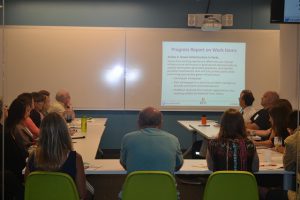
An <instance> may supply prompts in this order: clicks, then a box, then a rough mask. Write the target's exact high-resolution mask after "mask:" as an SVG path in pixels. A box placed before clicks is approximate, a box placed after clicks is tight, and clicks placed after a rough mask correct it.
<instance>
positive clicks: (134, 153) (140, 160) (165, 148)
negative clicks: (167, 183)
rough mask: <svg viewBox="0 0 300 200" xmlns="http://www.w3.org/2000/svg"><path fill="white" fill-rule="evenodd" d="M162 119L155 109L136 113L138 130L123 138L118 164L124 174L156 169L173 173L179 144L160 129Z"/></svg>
mask: <svg viewBox="0 0 300 200" xmlns="http://www.w3.org/2000/svg"><path fill="white" fill-rule="evenodd" d="M162 118H163V116H162V113H161V112H160V111H159V110H157V109H156V108H153V107H147V108H145V109H143V110H142V111H141V112H140V113H139V117H138V126H139V130H137V131H134V132H131V133H127V134H126V135H125V136H124V137H123V139H122V144H121V154H120V163H121V165H122V166H123V167H124V169H126V170H127V172H128V173H130V172H133V171H140V170H154V171H155V170H156V171H167V172H170V173H171V174H173V173H174V171H177V170H179V169H180V168H181V166H182V165H183V157H182V152H181V148H180V143H179V141H178V139H177V137H175V136H174V135H172V134H170V133H168V132H166V131H163V130H161V127H162Z"/></svg>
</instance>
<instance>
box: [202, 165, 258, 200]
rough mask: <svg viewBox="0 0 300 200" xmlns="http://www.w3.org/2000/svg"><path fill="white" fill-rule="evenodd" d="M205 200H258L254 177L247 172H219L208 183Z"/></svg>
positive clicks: (210, 177) (213, 174)
mask: <svg viewBox="0 0 300 200" xmlns="http://www.w3.org/2000/svg"><path fill="white" fill-rule="evenodd" d="M203 199H204V200H220V199H222V200H258V199H259V195H258V189H257V183H256V179H255V177H254V175H253V174H252V173H250V172H246V171H217V172H214V173H212V174H211V175H210V176H209V178H208V180H207V183H206V186H205V190H204V198H203Z"/></svg>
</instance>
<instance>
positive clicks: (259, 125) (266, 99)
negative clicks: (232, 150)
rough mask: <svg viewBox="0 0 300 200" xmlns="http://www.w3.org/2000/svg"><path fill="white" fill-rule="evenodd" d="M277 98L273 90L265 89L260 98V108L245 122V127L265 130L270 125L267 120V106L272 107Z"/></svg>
mask: <svg viewBox="0 0 300 200" xmlns="http://www.w3.org/2000/svg"><path fill="white" fill-rule="evenodd" d="M278 99H279V95H278V94H277V92H274V91H267V92H265V93H264V95H263V96H262V98H261V105H262V106H263V108H262V109H260V110H259V111H257V112H256V113H255V114H254V115H253V116H252V117H251V118H250V121H251V122H248V123H246V128H248V129H252V130H267V129H269V128H270V127H271V124H270V121H269V112H268V110H269V108H270V107H272V106H273V105H274V104H275V103H276V102H277V101H278Z"/></svg>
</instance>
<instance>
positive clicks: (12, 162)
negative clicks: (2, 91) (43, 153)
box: [0, 99, 26, 200]
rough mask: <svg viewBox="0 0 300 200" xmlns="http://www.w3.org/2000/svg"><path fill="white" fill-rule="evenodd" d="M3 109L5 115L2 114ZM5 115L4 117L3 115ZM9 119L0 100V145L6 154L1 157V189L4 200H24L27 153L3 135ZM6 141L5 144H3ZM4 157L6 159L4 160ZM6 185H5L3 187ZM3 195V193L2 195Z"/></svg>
mask: <svg viewBox="0 0 300 200" xmlns="http://www.w3.org/2000/svg"><path fill="white" fill-rule="evenodd" d="M2 109H3V111H4V113H2ZM2 114H3V115H2ZM6 118H7V109H6V108H5V107H4V108H3V102H2V99H0V145H1V149H3V146H2V145H3V144H4V152H3V154H2V153H1V155H0V160H1V161H3V165H1V167H0V169H1V172H0V176H1V180H3V179H4V180H3V181H1V183H0V187H1V188H2V189H3V188H4V199H17V200H18V199H23V198H24V185H23V175H22V170H23V169H24V167H25V163H26V161H25V160H26V156H25V155H26V153H23V152H22V149H20V148H19V147H18V146H17V144H16V142H15V140H14V138H13V137H12V135H11V134H4V135H3V121H5V119H6ZM3 139H4V142H3ZM3 156H4V159H3ZM3 167H4V168H3ZM3 183H4V185H3ZM1 194H3V193H1Z"/></svg>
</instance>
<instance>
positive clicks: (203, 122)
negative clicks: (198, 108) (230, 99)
mask: <svg viewBox="0 0 300 200" xmlns="http://www.w3.org/2000/svg"><path fill="white" fill-rule="evenodd" d="M201 125H206V115H202V117H201Z"/></svg>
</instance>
